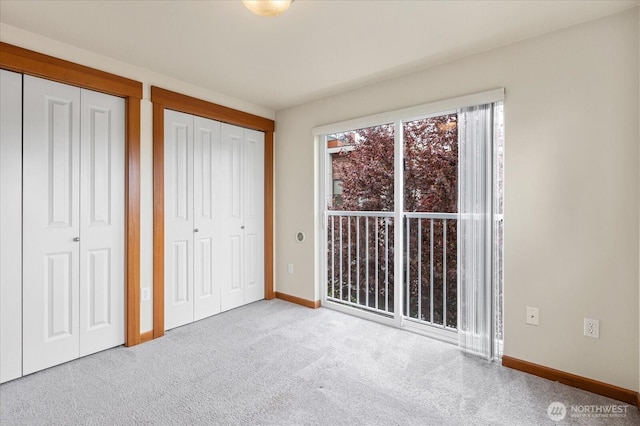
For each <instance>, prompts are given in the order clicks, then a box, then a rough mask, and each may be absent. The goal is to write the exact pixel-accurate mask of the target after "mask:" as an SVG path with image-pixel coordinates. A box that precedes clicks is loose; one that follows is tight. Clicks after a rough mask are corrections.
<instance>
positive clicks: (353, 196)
mask: <svg viewBox="0 0 640 426" xmlns="http://www.w3.org/2000/svg"><path fill="white" fill-rule="evenodd" d="M402 131H403V139H404V191H403V192H404V211H405V212H437V213H455V212H456V211H457V200H458V188H457V186H458V180H457V177H458V129H457V114H449V115H443V116H437V117H431V118H427V119H422V120H416V121H412V122H407V123H404V125H403V129H402ZM394 132H395V129H394V126H393V125H391V124H389V125H380V126H375V127H369V128H366V129H360V130H356V131H354V132H349V133H345V134H343V135H340V136H341V146H342V147H343V149H342V150H341V152H340V153H339V155H338V156H334V158H333V163H332V166H333V169H334V173H335V175H336V176H339V177H340V179H341V185H342V193H341V195H340V197H339V199H334V202H333V205H332V206H330V209H331V210H343V211H373V212H376V211H377V212H389V211H393V210H394V207H395V206H394ZM341 220H342V221H343V223H342V229H343V234H342V239H340V235H336V234H338V232H333V233H332V234H331V235H329V243H330V245H331V244H333V246H330V247H333V248H334V249H335V247H340V250H339V256H340V258H341V259H339V260H340V265H342V266H340V267H338V266H336V260H335V255H336V254H335V253H336V251H334V258H333V260H332V259H329V263H330V276H329V281H330V283H331V284H332V286H330V287H329V295H330V296H332V297H336V289H340V290H341V292H340V295H341V297H342V299H343V300H347V296H346V295H351V299H350V301H351V302H353V303H357V301H360V302H359V303H360V304H361V305H366V306H368V307H371V308H378V309H384V310H387V311H390V312H392V311H393V284H394V282H395V281H397V282H406V280H407V270H408V278H409V286H408V289H409V291H408V292H407V293H408V298H407V300H405V301H404V303H403V306H404V313H405V315H409V316H411V317H413V318H418V319H422V320H426V321H432V320H433V322H434V323H437V324H442V323H443V311H444V306H443V300H444V291H443V280H444V277H443V269H445V267H444V265H445V262H446V295H447V296H446V312H447V315H446V320H447V325H448V326H450V327H455V326H456V324H457V300H456V294H457V269H456V268H457V263H456V259H457V253H456V246H457V232H456V221H455V220H448V221H446V238H445V237H444V221H442V220H437V219H434V220H433V236H432V234H431V226H432V222H431V219H425V218H412V219H408V218H407V219H405V222H404V224H403V227H402V228H403V233H404V235H405V253H407V251H406V250H408V253H409V262H408V268H407V261H406V260H405V262H404V271H402V272H403V277H402V278H401V277H396V276H395V275H394V264H393V226H392V225H393V224H392V219H391V218H385V219H384V220H374V219H373V218H368V219H367V218H361V219H357V221H358V222H357V223H356V219H355V218H353V217H343V218H342V219H341ZM350 221H351V223H349V222H350ZM360 221H366V222H363V223H360ZM367 222H368V224H367ZM419 222H420V225H418V223H419ZM334 226H335V224H334ZM418 226H420V228H421V229H420V231H421V232H418ZM376 228H377V232H376ZM389 228H391V231H389ZM364 229H368V230H369V233H368V234H367V233H366V232H364ZM407 229H408V230H407ZM345 234H348V235H345ZM374 234H377V235H378V237H377V238H374ZM381 236H384V237H382V238H381ZM432 239H433V241H431V240H432ZM445 243H446V253H447V254H446V259H444V245H445ZM432 245H433V252H431V246H432ZM419 246H420V248H421V250H420V251H421V257H420V258H419V256H418V247H419ZM364 248H368V252H367V250H366V249H364ZM376 253H377V254H376ZM380 253H386V254H387V257H385V258H384V259H382V258H381V256H380ZM431 256H432V257H433V289H431V288H430V286H431V282H432V279H431V263H430V261H431ZM389 259H390V261H389ZM405 259H406V256H405ZM376 269H377V270H376ZM340 270H342V272H343V273H342V274H339V273H337V272H340ZM340 277H341V278H340ZM376 277H377V280H376ZM354 282H357V283H362V285H354ZM405 288H406V287H405ZM332 289H333V290H332ZM432 293H433V314H432V308H431V303H432V300H431V294H432ZM418 300H420V310H418ZM376 302H377V305H376ZM432 315H433V316H432Z"/></svg>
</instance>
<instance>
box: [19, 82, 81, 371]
mask: <svg viewBox="0 0 640 426" xmlns="http://www.w3.org/2000/svg"><path fill="white" fill-rule="evenodd" d="M23 92H24V98H23V102H24V109H23V110H24V115H23V120H24V125H23V129H24V130H23V131H24V135H23V167H24V173H23V176H24V180H23V194H24V197H23V203H24V204H23V223H24V226H23V261H24V267H23V374H29V373H32V372H34V371H38V370H42V369H44V368H47V367H50V366H52V365H56V364H60V363H63V362H66V361H69V360H71V359H74V358H77V357H78V356H79V354H80V334H79V332H78V329H79V319H78V310H79V309H78V308H79V303H78V294H79V289H80V286H79V274H80V268H79V260H80V244H79V242H78V241H76V240H75V239H76V238H79V237H80V220H79V219H80V218H79V212H80V209H79V206H80V191H79V189H80V187H79V177H80V149H79V148H80V90H79V89H78V88H75V87H71V86H67V85H64V84H59V83H54V82H51V81H47V80H42V79H38V78H34V77H30V76H24V90H23Z"/></svg>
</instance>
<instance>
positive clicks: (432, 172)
mask: <svg viewBox="0 0 640 426" xmlns="http://www.w3.org/2000/svg"><path fill="white" fill-rule="evenodd" d="M403 131H404V155H405V171H404V185H405V188H404V211H406V212H438V213H456V212H457V205H458V114H448V115H441V116H438V117H431V118H426V119H423V120H416V121H409V122H406V123H404V128H403Z"/></svg>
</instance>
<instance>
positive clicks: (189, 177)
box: [164, 110, 194, 330]
mask: <svg viewBox="0 0 640 426" xmlns="http://www.w3.org/2000/svg"><path fill="white" fill-rule="evenodd" d="M164 158H165V161H164V241H165V242H164V246H165V249H164V280H165V298H164V300H165V302H164V306H165V308H164V310H165V314H164V318H165V329H166V330H168V329H171V328H174V327H178V326H180V325H184V324H187V323H190V322H193V229H194V227H193V226H194V222H193V116H191V115H188V114H183V113H180V112H176V111H170V110H165V112H164Z"/></svg>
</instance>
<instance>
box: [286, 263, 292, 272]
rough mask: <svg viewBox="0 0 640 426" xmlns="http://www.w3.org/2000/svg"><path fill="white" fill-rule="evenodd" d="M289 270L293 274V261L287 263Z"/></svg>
mask: <svg viewBox="0 0 640 426" xmlns="http://www.w3.org/2000/svg"><path fill="white" fill-rule="evenodd" d="M287 272H289V273H290V274H293V263H290V264H288V265H287Z"/></svg>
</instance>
